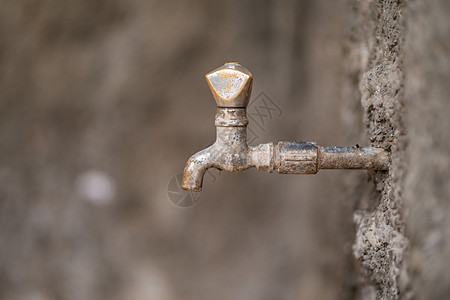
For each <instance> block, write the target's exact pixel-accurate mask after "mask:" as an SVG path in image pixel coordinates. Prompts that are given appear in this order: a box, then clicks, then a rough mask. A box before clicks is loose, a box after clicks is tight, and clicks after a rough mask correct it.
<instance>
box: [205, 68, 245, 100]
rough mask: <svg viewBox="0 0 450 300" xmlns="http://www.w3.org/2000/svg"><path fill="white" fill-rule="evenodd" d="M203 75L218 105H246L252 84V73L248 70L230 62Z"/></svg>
mask: <svg viewBox="0 0 450 300" xmlns="http://www.w3.org/2000/svg"><path fill="white" fill-rule="evenodd" d="M205 77H206V82H207V83H208V86H209V88H210V90H211V92H212V94H213V96H214V99H216V103H217V106H218V107H247V104H248V102H249V100H250V94H251V92H252V86H253V75H252V73H250V71H249V70H247V69H246V68H244V67H243V66H241V65H240V64H239V63H237V62H231V63H226V64H224V65H223V66H221V67H220V68H217V69H215V70H214V71H211V72H209V73H208V74H206V76H205Z"/></svg>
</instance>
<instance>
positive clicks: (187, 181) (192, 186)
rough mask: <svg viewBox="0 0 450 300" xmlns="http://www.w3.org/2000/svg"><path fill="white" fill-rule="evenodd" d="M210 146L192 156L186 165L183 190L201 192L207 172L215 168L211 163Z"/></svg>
mask: <svg viewBox="0 0 450 300" xmlns="http://www.w3.org/2000/svg"><path fill="white" fill-rule="evenodd" d="M212 148H213V147H212V146H210V147H208V148H206V149H203V150H201V151H199V152H197V153H195V154H194V155H192V156H191V157H190V158H189V160H188V161H187V163H186V167H185V168H184V172H183V185H182V187H183V189H184V190H187V191H192V192H200V191H201V190H202V185H203V177H204V175H205V172H206V171H207V170H208V169H209V168H211V167H212V166H213V164H212V161H211V155H210V150H211V149H212Z"/></svg>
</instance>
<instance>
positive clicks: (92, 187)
mask: <svg viewBox="0 0 450 300" xmlns="http://www.w3.org/2000/svg"><path fill="white" fill-rule="evenodd" d="M75 189H76V192H77V194H78V195H79V196H80V197H81V198H82V199H84V200H86V201H88V202H91V203H93V204H96V205H108V204H110V203H112V202H113V200H114V197H115V194H116V185H115V183H114V180H113V179H112V178H111V176H110V175H108V174H107V173H106V172H103V171H100V170H95V169H91V170H87V171H85V172H83V173H81V174H80V175H79V176H78V178H77V179H76V182H75Z"/></svg>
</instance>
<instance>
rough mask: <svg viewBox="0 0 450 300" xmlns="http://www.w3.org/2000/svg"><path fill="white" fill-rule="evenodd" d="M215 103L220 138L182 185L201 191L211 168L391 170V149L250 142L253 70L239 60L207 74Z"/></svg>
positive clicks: (197, 158)
mask: <svg viewBox="0 0 450 300" xmlns="http://www.w3.org/2000/svg"><path fill="white" fill-rule="evenodd" d="M206 79H207V82H208V85H209V87H210V89H211V91H212V93H213V96H214V98H215V99H216V102H217V106H218V108H217V113H216V118H215V125H216V141H215V142H214V144H213V145H211V146H210V147H208V148H206V149H204V150H201V151H200V152H197V153H196V154H194V155H193V156H191V158H189V160H188V162H187V164H186V167H185V169H184V174H183V189H185V190H189V191H200V190H201V189H202V183H203V176H204V174H205V172H206V170H207V169H209V168H216V169H218V170H223V171H227V172H240V171H243V170H246V169H248V168H251V167H255V168H257V169H258V170H263V171H267V172H270V173H271V172H273V170H276V171H277V172H278V173H280V174H316V173H317V172H318V171H319V169H371V170H388V169H389V153H388V152H387V151H385V150H383V149H379V148H371V147H369V148H360V147H359V146H357V147H321V146H318V145H316V144H315V143H313V142H279V143H278V144H277V145H276V147H274V145H273V143H266V144H260V145H258V146H255V147H251V146H249V145H248V144H247V125H248V118H247V115H246V106H247V104H248V100H249V98H250V93H251V89H252V82H253V77H252V74H251V73H250V72H249V71H248V70H247V69H245V68H244V67H242V66H241V65H239V64H238V63H227V64H225V65H224V66H222V67H220V68H218V69H216V70H214V71H212V72H211V73H208V74H207V75H206Z"/></svg>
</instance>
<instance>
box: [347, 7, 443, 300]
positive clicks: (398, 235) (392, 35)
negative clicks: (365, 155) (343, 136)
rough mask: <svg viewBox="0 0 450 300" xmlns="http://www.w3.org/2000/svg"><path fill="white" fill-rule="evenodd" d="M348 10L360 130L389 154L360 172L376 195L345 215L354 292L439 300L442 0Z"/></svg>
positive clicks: (369, 296) (365, 296)
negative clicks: (356, 270)
mask: <svg viewBox="0 0 450 300" xmlns="http://www.w3.org/2000/svg"><path fill="white" fill-rule="evenodd" d="M353 7H354V19H355V20H356V21H355V23H353V24H352V25H353V31H352V39H351V41H354V43H353V44H352V47H353V49H354V50H355V51H357V54H358V55H357V56H356V57H357V58H358V59H359V64H356V65H357V66H359V69H358V68H357V72H358V75H359V76H360V77H359V78H360V79H359V88H360V92H361V104H362V106H363V108H364V111H365V121H366V126H367V129H366V130H367V135H368V137H369V139H370V141H371V143H372V145H374V146H377V147H383V148H385V149H391V151H392V166H391V169H390V170H389V173H388V174H383V173H372V174H370V176H369V177H370V180H371V181H372V182H373V184H374V185H375V189H376V192H374V193H371V194H369V195H366V196H364V197H362V198H363V200H361V199H359V200H357V201H360V203H362V204H363V206H366V207H365V209H363V210H359V211H357V212H355V215H354V219H355V223H356V228H357V231H356V239H355V243H354V245H353V253H354V256H355V258H356V259H357V260H358V262H359V265H360V267H361V274H362V278H363V282H362V286H361V287H360V298H361V299H375V298H376V299H411V298H413V299H447V298H449V297H450V280H449V274H450V273H449V271H448V270H449V261H450V260H449V258H450V257H449V256H448V255H449V252H448V249H449V247H448V245H449V243H450V235H449V230H448V228H449V227H448V215H449V212H450V211H449V209H448V207H449V206H448V200H449V199H450V193H449V190H448V184H446V183H448V182H449V179H450V176H449V170H450V169H449V162H450V157H449V156H450V155H449V154H450V151H449V145H450V139H449V129H450V126H449V124H450V123H449V118H448V115H449V113H450V110H449V96H450V90H449V87H448V84H446V83H444V82H448V79H449V74H450V64H449V52H448V50H449V47H448V45H449V39H448V36H449V35H450V31H449V21H448V20H449V15H450V10H449V5H448V3H447V2H446V1H431V2H429V1H355V2H354V3H353ZM444 49H446V50H447V51H445V50H444ZM433 142H434V143H433ZM444 182H446V183H445V184H444ZM358 188H359V189H367V188H368V187H367V186H366V185H362V187H358ZM419 191H420V192H419ZM360 195H364V193H363V191H361V193H360V194H359V195H358V194H357V197H360Z"/></svg>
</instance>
